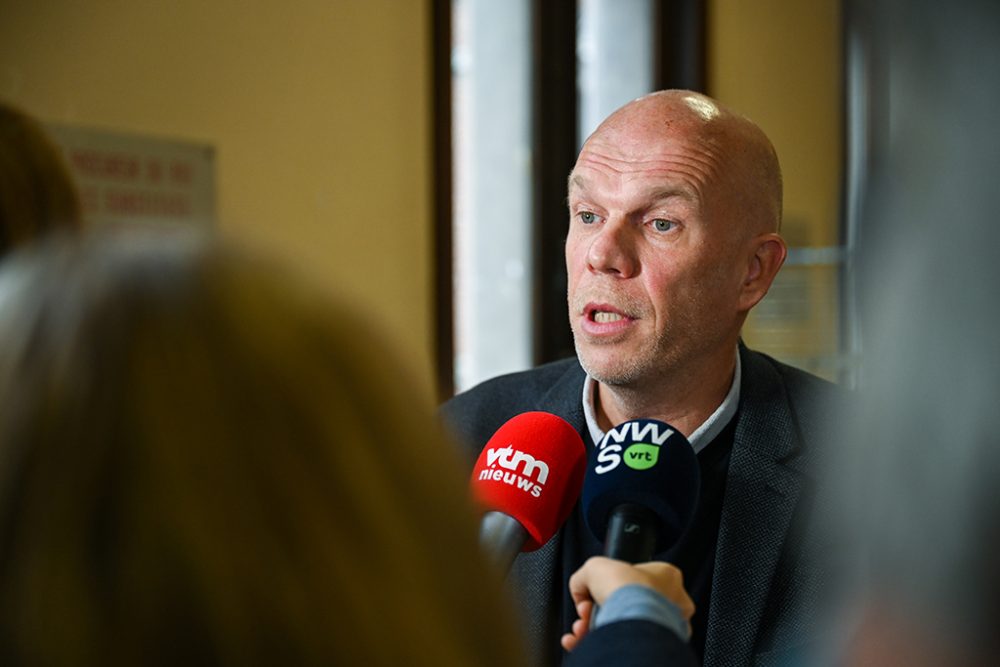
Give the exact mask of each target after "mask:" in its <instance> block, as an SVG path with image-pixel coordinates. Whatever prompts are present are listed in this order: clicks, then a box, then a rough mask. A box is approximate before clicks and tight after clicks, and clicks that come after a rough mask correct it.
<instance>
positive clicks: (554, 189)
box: [533, 0, 577, 364]
mask: <svg viewBox="0 0 1000 667" xmlns="http://www.w3.org/2000/svg"><path fill="white" fill-rule="evenodd" d="M576 23H577V11H576V0H535V3H534V35H535V40H534V41H535V70H534V71H535V79H534V83H533V87H534V139H533V144H534V151H533V154H534V173H535V177H534V182H535V191H534V207H533V209H534V216H533V217H534V225H535V267H534V269H535V303H534V323H535V324H534V348H535V354H534V356H535V363H539V364H540V363H544V362H547V361H552V360H555V359H559V358H562V357H566V356H570V355H572V354H573V337H572V334H571V333H570V329H569V320H568V316H567V311H566V260H565V253H564V246H565V243H566V230H567V226H568V222H569V214H568V213H567V209H566V179H567V178H568V176H569V172H570V170H572V168H573V164H574V163H575V162H576V153H577V145H576V143H577V129H576V128H577V84H576V70H577V67H576Z"/></svg>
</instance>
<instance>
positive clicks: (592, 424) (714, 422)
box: [583, 350, 742, 454]
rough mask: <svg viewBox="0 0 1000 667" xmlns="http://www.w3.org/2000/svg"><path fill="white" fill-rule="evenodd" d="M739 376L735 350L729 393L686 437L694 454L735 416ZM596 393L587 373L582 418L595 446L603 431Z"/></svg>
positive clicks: (595, 386)
mask: <svg viewBox="0 0 1000 667" xmlns="http://www.w3.org/2000/svg"><path fill="white" fill-rule="evenodd" d="M741 375H742V373H741V363H740V354H739V350H737V352H736V372H735V373H733V384H732V386H731V387H729V393H728V394H726V397H725V398H724V399H722V403H720V404H719V407H717V408H716V409H715V412H713V413H712V414H711V415H709V417H708V419H706V420H705V422H704V423H703V424H702V425H701V426H699V427H698V428H696V429H695V430H694V432H693V433H692V434H691V435H690V436H688V442H690V443H691V446H692V447H693V448H694V452H695V454H697V453H698V452H700V451H701V450H702V449H704V448H705V446H706V445H708V443H710V442H712V440H714V439H715V436H717V435H719V432H721V431H722V429H724V428H725V427H726V425H727V424H729V422H730V421H732V419H733V416H734V415H736V408H737V407H738V406H739V404H740V376H741ZM596 391H597V380H595V379H594V378H592V377H590V374H589V373H588V374H587V379H586V380H584V381H583V416H584V418H585V419H586V420H587V430H588V431H589V432H590V437H591V438H592V439H593V440H594V444H595V445H596V444H598V443H599V442H601V440H603V439H604V431H602V430H601V427H600V426H598V425H597V411H596V409H595V408H594V395H595V392H596Z"/></svg>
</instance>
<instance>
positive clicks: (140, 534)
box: [0, 232, 518, 665]
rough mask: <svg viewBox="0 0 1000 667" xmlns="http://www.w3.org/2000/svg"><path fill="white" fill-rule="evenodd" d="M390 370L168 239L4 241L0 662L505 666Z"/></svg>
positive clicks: (259, 269) (446, 477) (466, 534)
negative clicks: (8, 252) (23, 248)
mask: <svg viewBox="0 0 1000 667" xmlns="http://www.w3.org/2000/svg"><path fill="white" fill-rule="evenodd" d="M394 359H395V357H394V356H392V355H390V354H387V353H386V350H385V349H384V348H383V347H382V346H380V345H379V344H378V343H377V340H376V339H373V338H372V336H371V333H370V332H369V331H368V329H367V328H366V327H364V326H363V325H362V323H361V322H359V320H358V319H357V318H356V317H355V316H353V314H352V313H350V312H348V311H345V310H344V309H340V308H333V307H327V306H326V305H324V303H323V300H322V299H320V298H319V297H318V295H317V294H316V293H314V292H312V291H310V290H308V289H305V288H303V287H301V286H300V285H299V284H298V283H295V282H294V281H292V280H289V279H288V278H287V276H283V275H282V274H281V273H280V271H278V270H277V269H276V267H274V266H272V265H270V264H267V263H263V262H260V261H257V260H253V259H249V258H248V257H246V256H243V255H239V254H234V253H233V252H231V251H226V250H220V249H219V248H217V247H213V246H211V245H207V244H205V243H204V242H202V241H199V240H197V239H194V238H191V237H188V236H176V235H174V234H165V233H163V232H147V233H135V232H129V233H117V234H115V235H113V236H112V235H107V234H105V235H103V236H91V237H87V238H84V239H81V240H78V241H67V240H65V239H54V240H52V241H50V242H48V243H43V244H41V245H40V247H37V248H33V249H32V250H31V251H30V252H28V253H26V254H21V255H15V256H12V257H11V258H10V260H9V261H8V262H7V264H6V265H5V267H4V269H3V270H2V271H0V405H2V406H3V412H2V414H0V663H2V664H4V665H17V664H46V665H71V664H72V665H98V664H100V665H108V664H115V665H125V664H129V665H132V664H146V665H156V664H162V665H166V664H171V665H178V664H234V665H236V664H238V665H276V664H371V665H403V664H446V665H471V664H495V665H511V664H517V662H518V656H517V654H516V653H514V652H513V651H512V650H511V648H510V647H511V646H512V645H513V644H512V642H511V637H512V636H513V635H512V632H511V631H510V626H509V625H508V624H507V623H505V621H504V618H503V615H502V614H497V609H496V600H497V595H498V593H497V589H498V586H497V585H496V584H495V583H494V582H493V581H492V580H491V578H490V576H489V575H488V574H487V571H486V569H485V566H484V565H483V564H482V563H481V560H480V557H479V553H478V551H477V544H476V540H475V528H474V525H473V524H474V522H473V519H472V515H471V512H470V513H469V514H468V515H466V514H464V513H463V512H462V511H461V506H462V504H463V503H464V501H465V494H466V486H465V483H464V482H465V480H464V475H463V474H462V473H461V472H460V469H459V465H458V463H457V462H456V461H455V460H453V459H452V457H451V454H452V452H451V451H450V450H449V448H448V447H447V446H446V445H445V444H444V442H445V439H444V438H443V437H442V436H441V433H440V432H439V430H438V426H437V425H436V423H435V420H434V419H433V417H432V412H431V407H430V403H429V402H427V403H424V402H422V400H421V396H420V395H419V392H418V391H416V390H415V389H414V388H413V387H412V385H411V384H410V383H408V382H407V381H406V377H405V376H406V373H405V372H403V371H402V369H401V368H400V367H399V366H398V365H397V364H396V363H395V361H394ZM428 400H429V399H428ZM498 616H500V617H501V618H499V619H498Z"/></svg>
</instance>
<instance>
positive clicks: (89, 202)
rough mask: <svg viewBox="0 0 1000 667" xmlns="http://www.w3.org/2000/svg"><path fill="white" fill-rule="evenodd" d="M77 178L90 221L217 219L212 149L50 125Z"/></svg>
mask: <svg viewBox="0 0 1000 667" xmlns="http://www.w3.org/2000/svg"><path fill="white" fill-rule="evenodd" d="M46 129H47V130H48V131H49V133H50V135H51V136H52V139H53V140H54V141H55V142H56V144H58V145H59V146H60V147H61V148H62V150H63V152H64V154H65V157H66V162H67V164H68V165H69V168H70V171H71V172H72V173H73V176H74V178H75V179H76V182H77V185H78V186H79V189H80V198H81V200H82V203H83V214H84V219H85V220H86V221H87V223H88V224H107V223H118V222H157V223H163V222H166V223H178V222H180V223H191V224H196V225H212V224H213V223H214V222H215V149H214V148H213V147H212V146H209V145H208V144H198V143H191V142H185V141H171V140H166V139H157V138H151V137H145V136H141V135H134V134H122V133H118V132H110V131H107V130H95V129H91V128H81V127H73V126H69V125H56V124H49V125H47V126H46Z"/></svg>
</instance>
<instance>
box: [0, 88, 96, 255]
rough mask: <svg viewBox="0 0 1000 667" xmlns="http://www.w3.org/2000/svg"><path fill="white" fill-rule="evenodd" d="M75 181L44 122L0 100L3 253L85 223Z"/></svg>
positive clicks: (0, 238) (0, 248) (0, 239)
mask: <svg viewBox="0 0 1000 667" xmlns="http://www.w3.org/2000/svg"><path fill="white" fill-rule="evenodd" d="M81 217H82V216H81V208H80V200H79V195H78V194H77V189H76V185H75V184H74V182H73V178H72V177H71V176H70V172H69V169H68V168H67V166H66V163H65V161H64V160H63V157H62V154H61V153H60V151H59V149H58V148H57V147H56V145H55V144H53V143H52V141H51V140H50V139H49V137H48V135H47V134H46V132H45V130H44V129H43V128H42V126H41V124H39V123H38V121H36V120H35V119H33V118H31V117H30V116H28V115H27V114H25V113H23V112H21V111H18V110H17V109H15V108H14V107H12V106H10V105H8V104H5V103H3V102H2V101H0V256H3V255H4V254H6V253H7V252H8V251H10V249H11V248H13V247H15V246H18V245H20V244H21V243H24V242H25V241H28V240H30V239H34V238H37V237H39V236H41V235H43V234H45V233H47V232H49V231H51V230H53V229H58V228H64V227H69V228H76V227H79V226H80V223H81Z"/></svg>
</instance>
